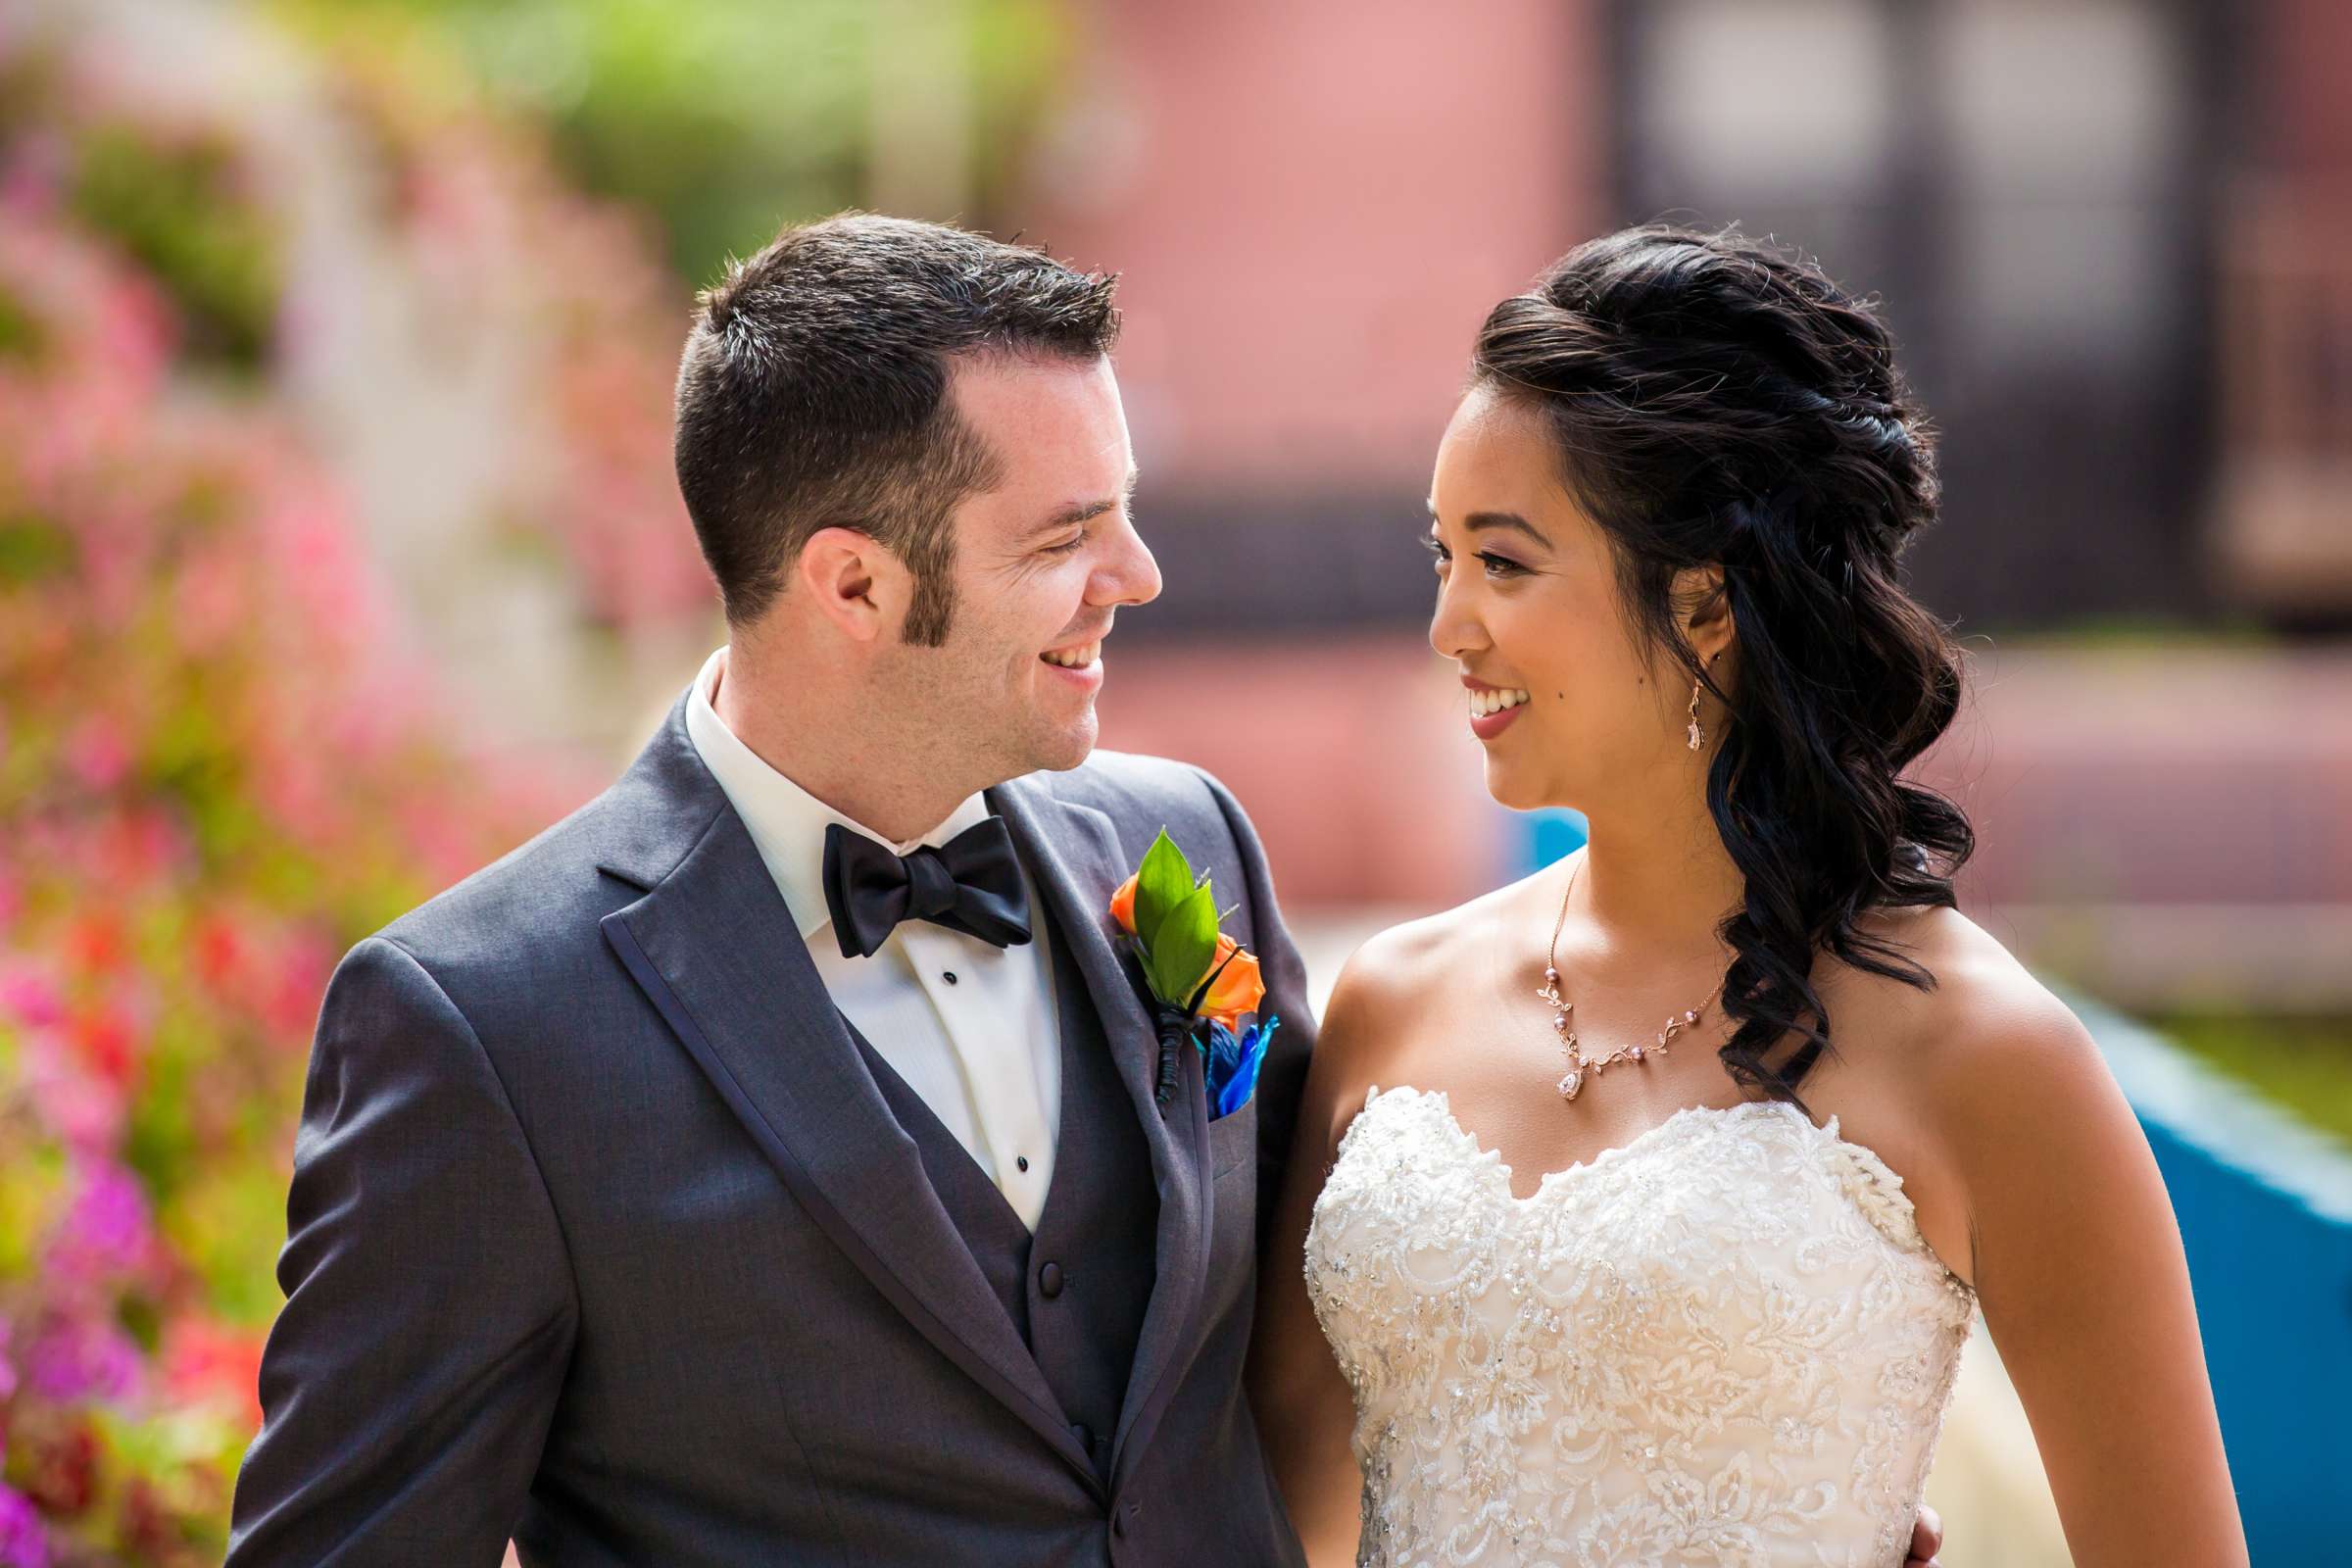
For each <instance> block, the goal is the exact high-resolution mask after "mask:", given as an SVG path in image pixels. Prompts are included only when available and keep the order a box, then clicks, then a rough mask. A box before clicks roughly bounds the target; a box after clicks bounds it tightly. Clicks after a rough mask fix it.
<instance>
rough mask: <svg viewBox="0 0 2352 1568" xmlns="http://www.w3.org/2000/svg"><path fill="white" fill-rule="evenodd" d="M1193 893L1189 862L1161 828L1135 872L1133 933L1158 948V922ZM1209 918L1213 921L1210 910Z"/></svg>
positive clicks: (1151, 948) (1153, 947) (1147, 945)
mask: <svg viewBox="0 0 2352 1568" xmlns="http://www.w3.org/2000/svg"><path fill="white" fill-rule="evenodd" d="M1192 896H1193V866H1192V862H1191V861H1190V860H1187V859H1186V858H1184V852H1183V851H1182V850H1180V849H1178V848H1177V847H1176V841H1175V840H1174V839H1171V838H1169V837H1168V835H1167V830H1166V829H1164V828H1163V829H1161V830H1160V834H1159V837H1157V838H1155V839H1153V840H1152V848H1151V849H1150V850H1148V851H1146V852H1145V854H1144V863H1143V864H1142V866H1140V867H1139V868H1138V869H1137V873H1136V882H1135V934H1136V937H1137V939H1138V940H1139V941H1141V942H1142V943H1143V945H1144V947H1145V948H1146V949H1147V950H1148V951H1150V952H1152V953H1157V952H1158V951H1159V927H1160V922H1161V921H1163V920H1165V919H1166V918H1167V917H1168V915H1169V913H1170V912H1171V911H1172V910H1174V909H1175V908H1176V907H1177V906H1179V905H1181V904H1183V903H1184V901H1185V900H1187V899H1189V898H1191V897H1192ZM1211 919H1212V923H1213V919H1214V916H1213V913H1212V916H1211ZM1212 947H1213V938H1212ZM1154 978H1156V976H1155V977H1154Z"/></svg>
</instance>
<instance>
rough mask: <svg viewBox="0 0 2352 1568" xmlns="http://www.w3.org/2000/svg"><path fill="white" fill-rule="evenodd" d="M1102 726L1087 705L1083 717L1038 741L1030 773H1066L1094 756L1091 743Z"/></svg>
mask: <svg viewBox="0 0 2352 1568" xmlns="http://www.w3.org/2000/svg"><path fill="white" fill-rule="evenodd" d="M1101 730H1102V725H1101V724H1100V723H1098V722H1097V720H1096V718H1095V711H1094V708H1093V706H1092V705H1091V704H1090V705H1089V706H1088V708H1087V711H1086V712H1085V714H1084V716H1082V717H1080V718H1077V719H1073V720H1071V721H1070V722H1068V723H1065V724H1063V725H1061V726H1059V727H1058V728H1057V729H1055V730H1054V731H1053V732H1051V733H1050V734H1047V735H1045V736H1042V737H1040V744H1039V745H1038V747H1037V749H1036V753H1035V755H1034V757H1033V758H1032V761H1033V763H1034V770H1035V771H1037V772H1040V773H1066V772H1068V771H1069V770H1070V769H1071V768H1073V767H1076V766H1078V765H1079V764H1080V763H1081V762H1084V761H1085V760H1087V759H1088V758H1089V757H1092V756H1093V755H1094V754H1095V742H1096V740H1097V738H1098V737H1099V735H1100V733H1101Z"/></svg>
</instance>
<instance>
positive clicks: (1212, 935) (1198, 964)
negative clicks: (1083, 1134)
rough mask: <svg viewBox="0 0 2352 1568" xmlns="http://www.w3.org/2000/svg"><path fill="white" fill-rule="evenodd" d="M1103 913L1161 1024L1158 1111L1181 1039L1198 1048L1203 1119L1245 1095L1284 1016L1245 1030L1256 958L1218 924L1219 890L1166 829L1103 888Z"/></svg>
mask: <svg viewBox="0 0 2352 1568" xmlns="http://www.w3.org/2000/svg"><path fill="white" fill-rule="evenodd" d="M1110 914H1111V918H1112V919H1114V920H1116V921H1118V923H1119V929H1120V931H1121V932H1122V933H1124V936H1123V944H1124V946H1125V947H1126V948H1127V950H1128V951H1129V952H1130V953H1131V954H1132V955H1133V956H1134V957H1135V960H1136V964H1137V967H1139V968H1140V969H1142V970H1143V975H1144V987H1145V989H1146V991H1148V992H1149V993H1150V996H1151V1001H1152V1022H1153V1023H1154V1024H1155V1025H1156V1026H1157V1028H1158V1031H1159V1090H1158V1097H1157V1098H1158V1101H1159V1113H1160V1115H1162V1116H1165V1115H1167V1113H1168V1102H1169V1101H1170V1100H1172V1099H1173V1098H1174V1097H1175V1094H1176V1062H1177V1053H1178V1052H1180V1051H1182V1050H1183V1049H1184V1047H1185V1044H1186V1043H1187V1042H1188V1041H1189V1042H1190V1043H1191V1044H1192V1047H1193V1049H1194V1050H1196V1051H1198V1052H1200V1053H1201V1077H1202V1079H1203V1080H1204V1081H1205V1082H1206V1083H1207V1085H1208V1119H1209V1120H1210V1121H1215V1120H1216V1119H1217V1118H1218V1117H1220V1116H1229V1115H1231V1114H1232V1113H1233V1112H1235V1111H1237V1110H1239V1109H1241V1108H1242V1107H1243V1106H1244V1105H1246V1104H1248V1103H1250V1095H1252V1094H1253V1093H1255V1092H1256V1089H1257V1069H1258V1067H1259V1066H1260V1065H1261V1064H1262V1063H1263V1062H1264V1061H1265V1057H1266V1042H1267V1041H1269V1040H1271V1039H1273V1038H1274V1031H1275V1030H1276V1029H1277V1028H1279V1027H1280V1026H1281V1023H1282V1020H1281V1019H1279V1018H1274V1017H1268V1018H1266V1019H1265V1020H1264V1021H1263V1022H1261V1023H1254V1024H1251V1025H1250V1027H1249V1028H1248V1029H1244V1028H1242V1026H1241V1023H1242V1017H1243V1015H1244V1014H1246V1013H1251V1012H1255V1011H1256V1010H1257V1005H1258V1003H1260V1002H1261V1001H1263V1000H1264V999H1265V995H1266V987H1265V982H1264V981H1263V980H1261V979H1260V978H1259V977H1258V972H1257V959H1256V958H1255V957H1253V956H1250V954H1248V953H1245V952H1243V951H1242V947H1241V944H1240V943H1238V942H1236V941H1234V940H1233V938H1231V937H1229V936H1227V935H1226V934H1225V933H1224V932H1223V931H1220V930H1219V929H1217V927H1218V924H1219V917H1218V914H1217V898H1216V894H1215V892H1214V891H1213V890H1212V889H1211V888H1210V885H1209V880H1208V878H1207V877H1206V876H1205V875H1203V876H1201V877H1198V878H1196V877H1195V876H1194V875H1193V865H1192V862H1191V861H1190V860H1188V859H1186V858H1184V852H1183V851H1182V850H1180V849H1178V848H1177V847H1176V844H1175V841H1174V840H1172V839H1170V838H1169V837H1168V835H1167V834H1166V832H1164V831H1163V832H1161V834H1160V835H1159V837H1158V838H1156V839H1154V840H1152V848H1151V849H1150V850H1148V851H1146V852H1145V854H1144V858H1143V863H1142V864H1141V865H1139V866H1137V867H1136V871H1135V874H1134V875H1133V876H1131V877H1129V878H1128V879H1127V880H1126V881H1124V882H1122V883H1120V884H1119V891H1118V892H1117V893H1115V894H1113V895H1111V900H1110Z"/></svg>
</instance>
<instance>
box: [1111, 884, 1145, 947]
mask: <svg viewBox="0 0 2352 1568" xmlns="http://www.w3.org/2000/svg"><path fill="white" fill-rule="evenodd" d="M1142 875H1143V872H1141V871H1138V872H1136V873H1135V876H1131V877H1129V878H1128V879H1127V880H1126V881H1124V882H1122V883H1120V884H1119V891H1118V892H1116V893H1113V894H1112V895H1111V896H1110V917H1111V918H1112V919H1114V920H1116V921H1118V922H1119V929H1120V930H1122V931H1124V932H1126V933H1127V934H1128V935H1129V936H1133V935H1135V884H1136V880H1137V878H1139V877H1141V876H1142Z"/></svg>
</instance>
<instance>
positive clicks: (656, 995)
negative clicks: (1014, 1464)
mask: <svg viewBox="0 0 2352 1568" xmlns="http://www.w3.org/2000/svg"><path fill="white" fill-rule="evenodd" d="M682 714H683V706H682V705H681V707H680V709H679V710H677V711H673V712H672V714H671V722H670V724H668V725H667V726H665V727H664V730H663V733H662V736H660V737H657V739H656V741H655V743H654V745H653V746H651V747H649V748H648V749H647V756H646V758H645V759H644V760H641V762H640V764H639V767H638V769H636V770H633V775H634V774H636V773H645V772H648V771H649V770H650V772H651V773H652V775H653V777H652V778H651V779H634V782H636V783H637V784H638V786H639V788H640V791H641V793H644V794H645V795H646V796H647V797H648V798H649V803H650V805H649V809H667V810H669V811H671V812H673V813H674V814H675V817H676V821H675V822H673V823H670V824H666V825H664V824H651V827H652V831H650V832H649V833H648V835H647V838H646V840H645V841H644V843H643V845H642V846H640V849H641V850H642V853H641V854H631V855H628V856H625V857H621V858H616V859H615V860H614V861H612V862H608V869H611V870H613V871H615V872H616V873H617V874H619V875H622V876H624V877H628V878H630V879H631V880H634V881H637V882H638V884H639V885H640V886H647V887H649V888H650V891H648V892H647V893H646V895H645V896H644V897H643V898H641V899H639V900H638V901H636V902H635V903H634V904H630V905H628V906H626V907H622V908H619V909H616V910H614V911H613V913H611V914H608V915H607V916H605V917H604V920H603V922H602V925H603V929H604V932H605V936H606V939H607V940H608V941H609V942H610V943H611V945H612V947H613V951H614V952H615V953H616V954H617V955H618V956H619V957H620V960H621V962H622V963H623V964H624V965H625V966H626V967H627V969H628V971H629V973H630V975H631V976H632V977H633V978H634V979H635V980H636V982H637V984H638V985H639V986H640V987H641V988H642V989H643V990H644V991H645V993H646V995H647V997H648V998H649V999H650V1000H651V1001H652V1002H653V1004H654V1005H655V1006H656V1007H657V1008H659V1009H660V1011H661V1013H662V1017H663V1018H664V1019H665V1020H666V1021H667V1022H668V1023H669V1025H670V1027H671V1029H672V1030H673V1031H674V1032H675V1033H676V1034H677V1036H678V1038H679V1040H680V1041H681V1042H682V1043H683V1044H684V1045H685V1047H686V1049H687V1051H688V1052H689V1053H690V1054H692V1055H693V1057H694V1058H695V1060H696V1062H697V1063H698V1064H699V1065H700V1066H701V1067H702V1069H703V1071H704V1072H705V1073H706V1074H707V1075H708V1076H709V1077H710V1079H711V1083H712V1084H713V1085H714V1086H716V1088H717V1089H718V1092H719V1094H720V1095H721V1097H722V1098H724V1100H725V1101H726V1103H727V1104H728V1106H729V1107H730V1108H731V1109H732V1110H733V1111H734V1113H735V1114H736V1116H737V1117H739V1118H740V1119H741V1120H742V1122H743V1124H744V1126H745V1128H746V1129H747V1130H748V1131H749V1132H750V1134H751V1135H752V1137H753V1139H754V1140H755V1142H757V1143H758V1145H759V1146H760V1150H761V1152H763V1153H765V1154H766V1155H767V1157H768V1159H769V1160H770V1161H771V1162H772V1163H773V1164H774V1165H775V1166H776V1169H777V1171H778V1172H779V1173H780V1174H781V1175H782V1177H783V1179H784V1181H785V1183H786V1185H787V1187H788V1188H789V1189H790V1190H791V1192H792V1194H793V1196H794V1197H795V1198H796V1199H797V1200H799V1201H800V1202H801V1203H802V1204H803V1206H804V1207H805V1208H806V1209H807V1210H808V1212H809V1215H810V1217H811V1218H813V1219H814V1220H815V1221H816V1223H817V1224H818V1225H819V1226H821V1227H822V1228H823V1229H824V1230H825V1231H826V1233H827V1234H828V1235H829V1236H831V1237H832V1239H833V1240H834V1241H835V1243H837V1244H838V1245H839V1246H840V1247H841V1248H842V1250H844V1251H845V1252H847V1253H848V1254H849V1256H850V1257H851V1258H852V1260H853V1261H855V1262H856V1263H857V1265H858V1268H859V1269H860V1270H862V1271H863V1272H864V1273H865V1275H866V1276H867V1278H869V1279H870V1280H871V1281H872V1282H873V1284H874V1286H875V1288H876V1289H877V1290H879V1291H880V1292H881V1293H882V1295H883V1296H884V1297H886V1298H888V1299H889V1300H890V1301H891V1302H892V1303H893V1304H894V1305H895V1306H896V1307H897V1308H898V1309H899V1310H900V1311H901V1312H903V1313H905V1314H906V1315H907V1319H908V1321H909V1322H911V1323H912V1324H913V1325H914V1326H915V1328H917V1329H918V1330H920V1331H921V1332H922V1333H923V1335H924V1336H925V1337H926V1338H928V1339H929V1340H930V1341H931V1342H932V1343H933V1344H935V1345H936V1346H938V1347H939V1348H940V1349H941V1350H942V1351H943V1352H944V1353H945V1354H947V1355H948V1356H949V1357H950V1358H951V1359H953V1360H954V1361H956V1363H957V1364H958V1365H959V1366H961V1367H962V1368H963V1369H964V1370H965V1371H966V1372H967V1373H969V1374H970V1375H971V1377H972V1378H973V1379H974V1380H975V1381H977V1382H978V1383H979V1384H980V1385H981V1386H982V1387H984V1388H986V1389H988V1390H989V1391H990V1392H991V1393H992V1394H994V1395H995V1396H996V1397H999V1398H1000V1399H1002V1400H1004V1401H1005V1404H1006V1405H1008V1406H1010V1407H1011V1409H1012V1411H1013V1412H1014V1413H1015V1414H1016V1415H1018V1416H1019V1417H1020V1418H1021V1419H1022V1420H1024V1421H1026V1422H1027V1423H1028V1424H1029V1425H1030V1426H1031V1427H1033V1428H1034V1429H1036V1431H1037V1432H1038V1434H1039V1435H1040V1436H1041V1437H1043V1438H1044V1439H1045V1440H1046V1442H1047V1443H1048V1444H1050V1445H1051V1446H1053V1447H1054V1449H1055V1450H1056V1451H1057V1452H1059V1453H1061V1454H1062V1455H1063V1457H1064V1458H1065V1459H1066V1460H1067V1461H1068V1462H1069V1463H1070V1465H1071V1467H1072V1468H1073V1469H1075V1470H1077V1471H1078V1472H1079V1473H1080V1475H1081V1476H1082V1477H1083V1478H1084V1479H1085V1480H1086V1482H1087V1483H1088V1485H1089V1486H1090V1487H1092V1488H1094V1489H1095V1490H1096V1491H1097V1492H1098V1493H1099V1492H1100V1490H1101V1483H1100V1481H1099V1480H1098V1479H1097V1478H1096V1476H1095V1470H1094V1465H1093V1463H1092V1461H1091V1459H1090V1458H1089V1456H1088V1455H1087V1453H1086V1451H1085V1450H1084V1449H1083V1448H1082V1447H1080V1446H1079V1445H1078V1443H1077V1441H1076V1439H1075V1438H1073V1437H1072V1436H1071V1434H1070V1431H1069V1428H1068V1426H1067V1424H1066V1422H1065V1418H1064V1416H1063V1414H1062V1411H1061V1409H1060V1406H1059V1403H1058V1401H1057V1400H1056V1399H1055V1398H1054V1394H1053V1391H1052V1390H1051V1389H1050V1388H1049V1387H1048V1386H1047V1384H1046V1380H1045V1375H1044V1374H1043V1373H1042V1372H1041V1371H1039V1369H1038V1366H1037V1363H1036V1361H1035V1359H1034V1358H1033V1357H1032V1356H1031V1355H1030V1353H1029V1351H1028V1348H1026V1347H1025V1346H1023V1345H1022V1343H1021V1340H1020V1335H1019V1332H1018V1331H1017V1330H1016V1329H1015V1327H1014V1326H1013V1324H1012V1322H1011V1320H1010V1319H1008V1318H1007V1317H1006V1316H1005V1309H1004V1307H1003V1305H1002V1304H1001V1303H1000V1302H999V1301H998V1300H997V1299H996V1296H995V1294H994V1293H993V1292H992V1291H991V1290H990V1288H989V1285H988V1281H987V1279H986V1277H985V1276H984V1275H983V1274H982V1273H981V1272H980V1267H979V1265H978V1264H977V1263H976V1262H974V1261H973V1259H972V1256H971V1252H970V1250H969V1249H967V1248H966V1247H965V1246H964V1244H963V1241H962V1239H961V1238H960V1237H959V1236H958V1235H957V1234H956V1228H955V1226H954V1224H953V1222H952V1221H951V1220H950V1219H949V1218H948V1214H947V1211H946V1209H945V1208H944V1207H943V1206H942V1205H941V1203H940V1201H939V1198H938V1195H937V1194H936V1193H935V1192H934V1191H933V1190H932V1187H931V1184H930V1181H929V1179H928V1177H927V1176H926V1175H925V1174H924V1170H923V1165H922V1156H921V1154H920V1152H918V1151H917V1149H916V1148H915V1145H914V1143H913V1141H912V1140H911V1139H909V1138H908V1137H907V1135H906V1133H905V1132H904V1131H903V1130H901V1128H900V1127H899V1125H898V1123H897V1121H896V1120H895V1118H893V1117H892V1116H891V1114H890V1110H889V1107H888V1105H887V1104H886V1103H884V1101H883V1099H882V1096H881V1092H880V1091H879V1090H878V1089H877V1088H876V1087H875V1085H874V1081H873V1078H872V1076H871V1075H870V1074H869V1073H868V1072H867V1071H866V1070H865V1066H864V1063H863V1062H862V1061H860V1060H859V1058H858V1052H857V1048H856V1047H855V1046H854V1045H853V1044H852V1043H851V1040H850V1037H849V1033H848V1030H847V1028H846V1026H845V1024H844V1022H843V1019H842V1017H841V1014H840V1012H839V1010H838V1009H836V1008H835V1007H834V1005H833V1003H832V1000H831V998H830V997H829V996H828V995H827V994H826V992H825V989H824V985H823V983H822V982H821V981H820V980H819V979H818V977H817V973H816V967H815V965H814V964H813V963H812V962H810V960H809V951H808V949H807V947H806V946H805V945H804V944H803V943H802V941H801V939H800V937H799V934H798V932H797V930H796V928H795V926H794V924H793V921H792V917H791V913H790V911H789V910H788V909H787V908H786V907H785V904H784V901H783V899H782V897H781V896H780V895H779V894H778V893H777V891H776V885H775V882H774V879H773V878H772V877H770V876H769V874H768V871H767V868H766V866H765V865H764V864H762V863H761V861H760V856H759V852H758V850H757V849H756V848H755V847H754V846H753V844H752V840H751V835H750V834H749V833H748V832H747V831H746V830H745V828H744V826H743V822H742V819H741V818H740V817H738V816H737V815H736V814H735V811H734V809H733V808H732V807H730V806H728V805H727V804H726V801H725V797H724V795H723V793H722V792H720V791H719V789H718V786H717V783H716V781H715V780H713V779H712V778H711V776H710V773H709V771H708V770H707V769H705V768H704V767H703V766H702V763H701V760H700V759H699V757H697V756H696V755H695V753H694V751H693V743H692V741H691V740H690V739H688V738H687V736H686V735H685V733H684V724H683V719H682ZM649 784H650V785H651V786H652V787H651V788H647V786H648V785H649ZM665 826H666V831H665V830H664V828H665ZM680 850H682V853H677V852H679V851H680ZM673 857H674V858H673ZM664 860H667V861H668V862H669V863H668V869H666V871H661V872H655V871H653V865H656V864H660V863H661V862H662V861H664ZM623 862H629V863H623ZM649 862H651V864H649Z"/></svg>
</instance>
